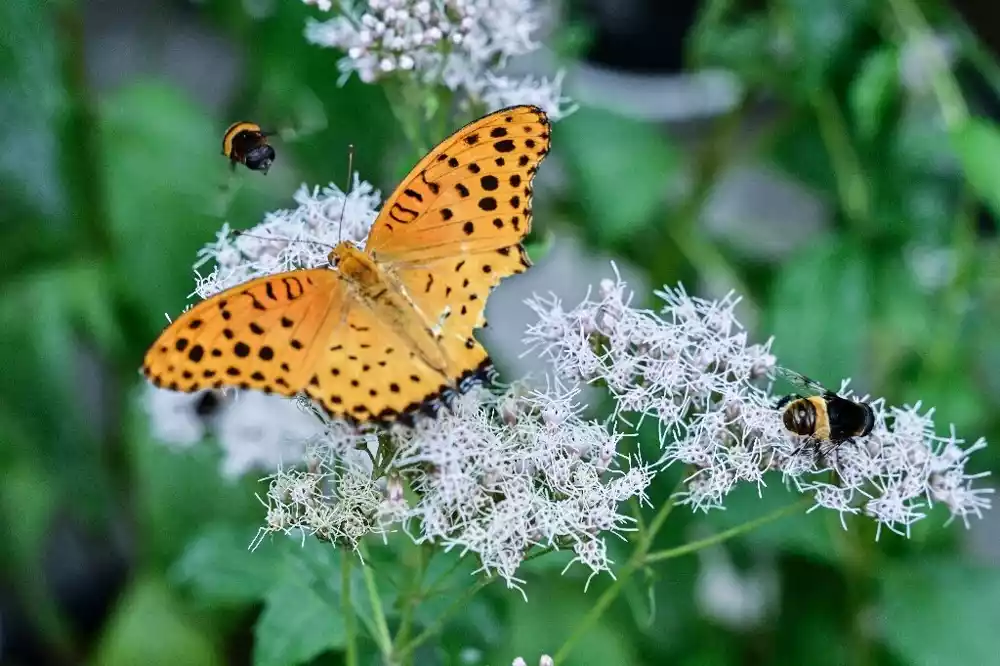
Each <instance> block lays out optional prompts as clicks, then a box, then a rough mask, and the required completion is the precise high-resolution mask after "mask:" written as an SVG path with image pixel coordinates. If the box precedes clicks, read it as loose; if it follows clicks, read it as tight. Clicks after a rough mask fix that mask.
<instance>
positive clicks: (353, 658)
mask: <svg viewBox="0 0 1000 666" xmlns="http://www.w3.org/2000/svg"><path fill="white" fill-rule="evenodd" d="M352 557H353V556H352V555H351V553H348V552H346V551H341V553H340V584H341V588H342V589H341V591H340V600H341V612H342V613H343V614H344V625H345V627H346V632H347V654H346V657H345V661H346V662H347V666H358V640H357V639H358V636H357V624H356V623H355V613H354V608H353V607H352V606H351V558H352Z"/></svg>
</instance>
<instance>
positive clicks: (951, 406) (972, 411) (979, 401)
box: [900, 345, 990, 441]
mask: <svg viewBox="0 0 1000 666" xmlns="http://www.w3.org/2000/svg"><path fill="white" fill-rule="evenodd" d="M962 348H963V349H964V348H966V345H963V346H962ZM918 401H919V402H922V403H923V405H924V409H925V410H926V409H927V408H929V407H934V412H935V416H936V418H935V419H934V425H935V428H936V429H937V432H938V434H940V435H947V434H948V432H949V426H951V425H954V426H955V430H956V431H957V432H958V434H959V437H963V436H964V437H966V438H971V440H972V441H975V439H976V437H977V436H978V434H977V433H979V432H980V431H981V430H982V428H983V426H984V425H985V424H984V421H985V420H986V418H987V416H988V414H989V412H990V406H989V402H988V399H987V397H986V396H985V395H984V394H983V392H982V390H980V388H979V387H978V386H977V385H976V384H975V382H974V378H973V376H972V375H971V374H970V373H969V372H967V371H966V369H965V367H964V364H961V363H959V364H955V365H949V366H946V367H943V368H942V369H941V370H940V371H935V372H932V373H928V374H923V375H921V376H919V377H917V379H916V380H912V381H909V382H907V383H905V384H904V385H903V387H902V396H901V400H900V402H901V403H904V404H909V405H914V404H916V403H917V402H918Z"/></svg>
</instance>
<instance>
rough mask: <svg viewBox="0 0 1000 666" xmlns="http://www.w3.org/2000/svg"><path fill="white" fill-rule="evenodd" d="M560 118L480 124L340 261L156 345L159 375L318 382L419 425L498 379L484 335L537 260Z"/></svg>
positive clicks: (229, 297)
mask: <svg viewBox="0 0 1000 666" xmlns="http://www.w3.org/2000/svg"><path fill="white" fill-rule="evenodd" d="M549 133H550V125H549V121H548V118H547V117H546V115H545V113H544V112H543V111H542V110H541V109H539V108H537V107H534V106H515V107H511V108H507V109H501V110H500V111H497V112H495V113H491V114H490V115H488V116H485V117H484V118H480V119H479V120H477V121H475V122H473V123H470V124H469V125H466V126H465V127H463V128H462V129H460V130H459V131H457V132H456V133H454V134H452V135H451V136H450V137H448V138H447V139H446V140H445V141H443V142H442V143H441V144H440V145H439V146H438V147H437V148H435V149H434V150H432V151H431V153H430V154H429V155H427V156H426V157H424V158H423V159H422V160H421V161H420V162H419V163H418V164H417V165H416V166H415V167H414V168H413V170H412V171H410V173H409V174H407V176H406V178H405V179H404V180H403V182H402V184H400V186H399V187H398V188H396V191H395V192H393V194H392V196H391V197H389V198H388V199H387V200H386V202H385V204H384V205H383V206H382V210H381V212H380V213H379V215H378V218H377V219H376V220H375V223H374V224H373V225H372V228H371V231H370V232H369V234H368V240H367V243H366V245H365V249H364V251H361V250H360V249H358V248H357V247H355V246H354V245H353V244H351V243H349V242H346V241H342V242H341V243H339V244H338V245H337V246H336V247H335V248H334V249H333V251H332V252H331V253H330V263H331V264H332V266H333V267H334V268H336V270H330V269H329V268H325V267H324V268H312V269H303V270H296V271H290V272H287V273H279V274H277V275H271V276H268V277H262V278H258V279H255V280H251V281H249V282H246V283H244V284H241V285H238V286H236V287H233V288H232V289H228V290H226V291H224V292H222V293H219V294H216V295H215V296H213V297H211V298H209V299H208V300H205V301H202V302H201V303H199V304H198V305H196V306H195V307H193V308H191V309H190V310H188V311H187V312H185V313H184V314H182V315H181V316H180V317H178V318H177V319H176V320H175V321H174V322H173V323H171V324H170V325H169V326H167V328H166V330H164V331H163V333H161V334H160V337H159V338H158V339H157V340H156V342H155V343H153V345H152V346H151V347H150V348H149V351H147V352H146V358H145V362H144V364H143V372H144V374H145V375H146V377H148V378H149V379H150V380H151V381H152V382H153V384H155V385H156V386H160V387H164V388H168V389H171V390H174V391H185V392H194V391H200V390H203V389H208V388H222V387H224V386H232V387H238V388H242V389H257V390H261V391H264V392H265V393H272V392H273V393H278V394H281V395H285V396H294V395H296V394H298V393H305V394H306V395H308V396H309V397H310V398H312V399H313V400H314V401H316V402H317V403H319V404H320V405H322V406H323V407H324V408H325V410H326V411H327V412H328V413H329V414H330V416H332V417H335V418H342V419H346V420H348V421H351V422H353V423H356V424H369V423H372V424H380V425H388V424H390V423H392V422H395V421H403V422H405V423H412V420H413V416H414V415H415V414H416V413H418V412H421V413H425V414H428V415H431V416H433V415H434V414H436V413H437V411H438V410H439V408H440V407H441V405H442V402H444V404H447V403H448V401H449V400H450V399H452V398H454V396H455V395H456V394H458V393H463V392H465V391H467V390H468V389H469V388H471V387H472V386H473V385H474V384H476V383H479V382H482V381H486V380H489V379H491V378H492V376H493V369H492V364H491V363H490V359H489V356H488V355H487V353H486V350H485V349H484V348H483V346H482V345H481V344H479V342H478V341H477V340H476V339H475V337H473V330H474V329H476V328H480V327H482V326H484V325H485V323H486V319H485V317H484V316H483V310H484V308H485V306H486V299H487V297H488V296H489V294H490V292H491V291H492V289H493V287H495V286H496V285H497V284H498V283H499V282H500V280H501V279H502V278H504V277H507V276H509V275H513V274H515V273H521V272H523V271H524V270H526V269H527V268H528V267H529V266H530V265H531V264H530V263H529V261H528V257H527V255H526V254H525V252H524V248H523V246H522V245H521V240H522V239H523V238H524V237H525V235H527V233H528V231H529V230H530V229H531V195H532V180H533V178H534V175H535V172H536V171H537V170H538V165H539V164H540V163H541V161H542V160H543V159H544V158H545V155H546V154H548V152H549V144H550V140H549Z"/></svg>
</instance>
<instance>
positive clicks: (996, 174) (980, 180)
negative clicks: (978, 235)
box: [952, 118, 1000, 219]
mask: <svg viewBox="0 0 1000 666" xmlns="http://www.w3.org/2000/svg"><path fill="white" fill-rule="evenodd" d="M952 144H953V145H954V147H955V152H956V154H957V155H958V160H959V162H961V164H962V170H963V171H964V172H965V177H966V179H967V180H968V182H969V185H970V186H971V187H972V189H973V190H974V191H975V193H976V194H977V195H978V196H979V198H980V199H982V201H983V203H985V204H986V205H987V206H988V207H989V208H990V210H991V211H992V212H993V216H994V217H995V218H997V219H1000V169H998V168H997V162H996V157H997V155H1000V131H998V130H997V127H996V125H994V124H993V123H991V122H988V121H986V120H981V119H979V118H970V119H969V120H967V121H966V122H965V123H963V124H962V125H961V126H960V127H958V129H956V130H954V131H953V133H952Z"/></svg>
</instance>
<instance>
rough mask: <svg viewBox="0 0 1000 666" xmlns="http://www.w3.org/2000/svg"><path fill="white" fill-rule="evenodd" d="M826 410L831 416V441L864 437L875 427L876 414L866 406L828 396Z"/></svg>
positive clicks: (835, 396)
mask: <svg viewBox="0 0 1000 666" xmlns="http://www.w3.org/2000/svg"><path fill="white" fill-rule="evenodd" d="M826 408H827V412H828V413H829V415H830V439H831V440H833V441H839V440H842V439H848V438H850V437H864V436H865V435H867V434H868V433H870V432H871V430H872V427H873V426H874V425H875V414H874V412H872V408H871V407H869V406H868V405H866V404H863V403H858V402H854V401H853V400H848V399H846V398H841V397H840V396H837V395H830V396H826Z"/></svg>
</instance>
